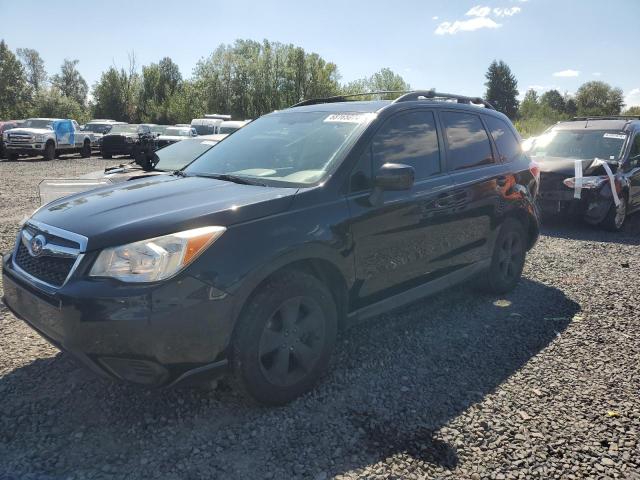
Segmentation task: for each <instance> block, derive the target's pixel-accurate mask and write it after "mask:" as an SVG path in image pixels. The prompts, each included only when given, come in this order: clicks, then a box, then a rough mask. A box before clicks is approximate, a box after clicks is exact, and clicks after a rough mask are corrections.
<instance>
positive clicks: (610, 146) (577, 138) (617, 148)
mask: <svg viewBox="0 0 640 480" xmlns="http://www.w3.org/2000/svg"><path fill="white" fill-rule="evenodd" d="M626 139H627V135H626V133H623V132H620V131H611V130H609V131H607V130H589V131H583V130H555V131H551V132H549V133H545V134H544V135H541V136H539V137H537V138H536V140H535V142H534V145H533V148H532V149H531V153H530V154H531V155H532V156H535V157H560V158H575V159H583V160H593V159H595V158H600V159H602V160H613V161H617V160H620V158H621V156H622V149H623V147H624V143H625V140H626Z"/></svg>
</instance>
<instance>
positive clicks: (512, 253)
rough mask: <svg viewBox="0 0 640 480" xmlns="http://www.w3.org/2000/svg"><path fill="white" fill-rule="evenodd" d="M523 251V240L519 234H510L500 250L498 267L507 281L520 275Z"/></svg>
mask: <svg viewBox="0 0 640 480" xmlns="http://www.w3.org/2000/svg"><path fill="white" fill-rule="evenodd" d="M522 251H523V249H522V240H521V238H520V235H518V232H515V231H510V232H508V233H507V234H506V235H505V236H504V238H503V239H502V243H501V244H500V249H499V250H498V267H499V269H500V273H501V274H502V276H503V277H504V278H505V280H512V279H513V278H515V277H516V276H517V275H518V273H519V269H520V263H521V262H522Z"/></svg>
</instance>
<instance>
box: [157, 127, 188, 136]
mask: <svg viewBox="0 0 640 480" xmlns="http://www.w3.org/2000/svg"><path fill="white" fill-rule="evenodd" d="M163 135H173V136H176V137H190V136H191V128H190V127H169V128H166V129H165V131H164V134H163Z"/></svg>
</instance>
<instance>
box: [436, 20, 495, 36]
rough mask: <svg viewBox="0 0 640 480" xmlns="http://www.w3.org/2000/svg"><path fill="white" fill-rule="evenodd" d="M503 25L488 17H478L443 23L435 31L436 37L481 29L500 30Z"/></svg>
mask: <svg viewBox="0 0 640 480" xmlns="http://www.w3.org/2000/svg"><path fill="white" fill-rule="evenodd" d="M501 26H502V25H501V24H499V23H496V22H495V21H493V20H491V19H490V18H487V17H476V18H471V19H469V20H456V21H455V22H442V23H441V24H440V25H438V27H437V28H436V30H435V32H434V33H435V34H436V35H447V34H449V35H455V34H456V33H458V32H473V31H474V30H480V29H481V28H500V27H501Z"/></svg>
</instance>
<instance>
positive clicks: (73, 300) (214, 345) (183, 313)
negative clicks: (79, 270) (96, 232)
mask: <svg viewBox="0 0 640 480" xmlns="http://www.w3.org/2000/svg"><path fill="white" fill-rule="evenodd" d="M3 286H4V298H3V301H4V303H5V305H6V306H7V307H8V308H9V309H10V310H11V311H12V312H13V313H14V314H15V315H16V316H17V317H18V318H20V319H22V320H24V321H25V322H27V323H28V324H29V325H30V326H31V327H32V328H33V329H34V330H36V331H37V332H38V333H40V334H41V335H42V336H43V337H44V338H45V339H47V340H48V341H49V342H50V343H52V344H53V345H55V346H56V347H58V348H60V349H61V350H64V351H66V352H68V353H70V354H71V355H72V356H73V357H75V358H76V359H77V360H78V361H80V362H81V363H82V364H84V365H85V366H87V367H88V368H89V369H91V370H92V371H93V372H95V373H96V374H98V375H100V376H102V377H108V378H114V379H117V380H123V381H127V382H132V383H136V384H141V385H145V386H153V387H160V386H168V385H174V384H177V383H185V382H189V381H199V380H202V379H204V378H215V377H217V376H219V375H221V374H223V373H224V372H225V371H226V366H227V360H226V348H227V345H228V343H229V340H230V337H231V332H232V328H233V322H232V314H231V312H232V307H233V306H232V302H233V299H232V297H231V296H230V295H228V294H226V293H224V292H221V291H219V290H217V289H215V288H214V287H211V286H210V285H208V284H206V283H204V282H202V281H200V280H198V279H195V278H193V277H190V276H184V277H181V278H180V279H174V280H169V281H166V282H163V283H160V284H148V285H125V284H122V283H120V282H116V281H111V280H106V279H96V280H87V279H82V278H77V279H73V278H72V279H70V280H69V281H68V282H67V284H65V285H64V286H63V287H61V288H60V289H58V290H55V291H51V292H45V291H43V290H41V289H40V288H37V287H36V286H34V285H33V283H31V282H30V281H29V280H27V279H26V278H25V277H24V276H22V275H21V273H20V272H19V271H16V270H15V268H14V267H13V265H12V260H11V255H6V256H5V257H4V259H3Z"/></svg>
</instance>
